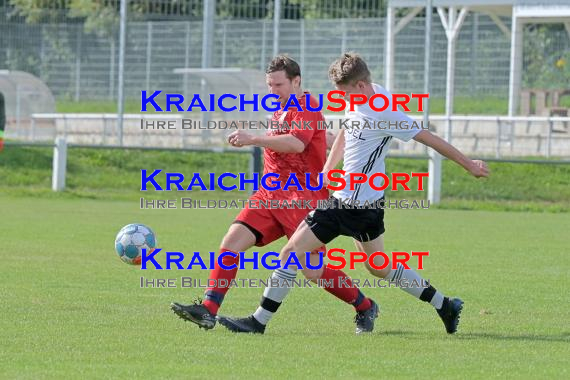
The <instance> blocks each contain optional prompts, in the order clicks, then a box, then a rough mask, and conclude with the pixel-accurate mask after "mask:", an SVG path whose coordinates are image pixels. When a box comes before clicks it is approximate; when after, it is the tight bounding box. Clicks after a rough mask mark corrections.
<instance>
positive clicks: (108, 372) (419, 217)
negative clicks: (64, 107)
mask: <svg viewBox="0 0 570 380" xmlns="http://www.w3.org/2000/svg"><path fill="white" fill-rule="evenodd" d="M0 210H2V218H0V231H1V232H0V236H1V241H2V251H1V253H0V255H1V259H2V261H1V262H2V264H1V266H0V283H1V286H0V299H1V309H2V318H1V319H0V341H1V342H2V344H1V347H2V348H1V349H0V363H1V364H0V378H10V379H14V378H26V379H39V378H54V379H60V378H145V379H146V378H184V379H186V378H269V377H271V378H287V379H290V378H308V377H311V378H315V377H319V378H341V377H342V378H347V377H352V378H412V377H413V378H420V377H421V378H436V377H437V378H488V377H501V378H505V377H506V378H568V375H569V370H568V357H569V354H570V344H569V343H570V326H569V324H568V321H570V306H569V305H570V298H569V296H568V294H569V293H568V288H569V286H570V281H569V276H568V274H569V273H570V262H569V260H568V252H567V237H568V226H569V225H570V214H567V213H559V214H552V213H524V212H489V211H458V210H414V211H412V210H389V211H388V212H387V217H386V219H387V220H386V224H387V233H386V248H387V250H389V251H392V250H394V251H395V250H403V251H411V250H424V249H428V250H429V251H430V257H428V258H426V259H425V261H424V265H425V270H423V271H422V274H423V276H424V277H425V278H428V279H430V280H431V281H432V283H433V284H434V285H435V286H436V287H438V288H439V289H441V290H443V291H444V292H445V293H446V294H449V295H453V296H460V297H461V298H463V300H464V301H465V308H464V312H463V314H462V318H461V323H460V327H459V332H458V334H457V335H455V336H448V335H446V334H445V331H444V328H443V325H442V323H441V322H440V321H439V319H438V317H437V316H436V313H435V312H434V310H433V309H432V308H431V307H430V306H429V305H426V304H424V303H422V302H420V301H417V300H416V299H414V298H413V297H411V296H409V295H407V294H405V293H404V292H402V291H401V290H398V289H395V288H392V289H378V288H375V289H364V292H365V293H366V294H367V295H368V296H370V297H372V298H374V299H375V300H376V301H377V302H378V303H379V304H380V306H381V316H380V318H379V319H378V320H377V324H376V330H375V331H374V333H373V334H371V335H369V336H355V335H354V324H353V323H352V318H353V316H354V313H353V311H352V309H351V307H349V306H347V305H345V304H343V303H341V302H339V301H338V300H336V299H335V298H333V297H332V296H330V295H329V294H328V293H326V292H325V291H323V290H322V289H317V288H315V289H294V290H293V291H292V292H291V294H290V297H289V298H288V299H287V300H286V301H285V303H284V304H283V306H282V308H281V310H280V311H279V313H278V314H277V315H276V316H275V318H274V319H273V321H272V322H271V323H270V325H269V326H268V329H267V331H266V334H265V335H264V336H248V335H236V334H232V333H230V332H228V331H226V330H225V329H224V328H223V327H222V326H216V328H215V329H214V330H212V331H204V330H199V329H198V328H197V326H195V325H192V324H190V323H185V322H183V321H181V320H179V319H178V318H176V317H175V316H174V315H173V314H172V313H171V311H170V310H169V307H168V306H169V303H170V302H171V301H173V300H176V301H181V302H184V301H186V302H190V301H191V300H192V299H193V298H195V297H197V296H201V294H202V291H203V289H183V288H180V287H177V288H172V289H151V288H145V289H141V288H140V286H139V282H140V277H141V276H144V277H147V278H174V279H178V282H177V284H178V285H180V281H179V279H180V277H182V276H191V277H195V278H204V279H205V278H206V277H207V274H208V272H207V271H201V270H192V271H155V270H149V271H141V270H139V269H138V268H137V267H131V266H128V265H126V264H123V263H122V262H121V261H120V260H119V259H118V257H116V255H115V253H114V250H113V240H114V237H115V234H116V233H117V231H118V230H119V228H120V227H122V226H123V225H125V224H127V223H131V222H142V223H145V224H148V225H150V226H151V227H152V228H154V230H155V231H156V233H157V235H158V241H159V243H160V244H159V246H160V247H162V248H164V249H165V250H171V251H182V252H185V253H190V252H192V251H209V250H215V249H217V248H218V245H219V243H220V239H221V238H222V236H223V234H224V232H225V231H226V229H227V226H228V225H229V223H230V222H231V220H232V218H233V216H234V215H235V213H236V210H233V211H224V210H163V211H158V210H139V209H138V203H137V201H136V200H131V201H110V200H89V199H70V198H65V197H64V198H57V197H55V198H53V199H46V198H43V199H42V198H32V197H13V196H7V195H0ZM282 244H283V241H279V242H276V243H274V244H273V245H271V246H269V247H267V248H266V250H269V249H279V248H280V247H281V246H282ZM330 246H331V247H339V248H345V249H351V248H352V243H351V242H350V240H349V239H344V238H341V239H338V240H336V241H335V242H334V243H333V244H331V245H330ZM264 252H265V251H264ZM185 262H186V263H187V262H188V261H185ZM348 272H349V274H350V275H351V276H352V277H353V278H361V279H364V278H367V277H368V275H367V274H366V273H365V271H364V270H363V269H362V268H360V269H358V270H354V271H348ZM269 273H270V272H269V271H266V270H262V271H254V270H251V269H246V270H244V271H241V272H240V273H239V275H238V278H266V277H267V276H268V275H269ZM261 293H262V289H256V288H253V289H252V288H240V289H232V290H231V291H230V292H229V294H228V296H227V298H226V302H225V303H224V306H223V307H222V309H221V313H226V314H232V315H246V314H247V313H250V312H252V311H253V310H254V308H255V307H256V306H257V302H258V300H259V297H260V295H261Z"/></svg>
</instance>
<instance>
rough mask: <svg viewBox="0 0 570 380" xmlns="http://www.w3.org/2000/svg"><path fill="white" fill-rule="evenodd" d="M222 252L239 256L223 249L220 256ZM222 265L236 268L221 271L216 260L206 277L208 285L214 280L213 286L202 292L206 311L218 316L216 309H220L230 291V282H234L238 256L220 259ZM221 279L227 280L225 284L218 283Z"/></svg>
mask: <svg viewBox="0 0 570 380" xmlns="http://www.w3.org/2000/svg"><path fill="white" fill-rule="evenodd" d="M223 252H232V253H234V254H235V255H236V256H238V255H239V254H238V253H237V252H234V251H232V250H230V249H225V248H222V249H220V254H222V253H223ZM222 263H223V264H224V265H226V266H230V265H232V264H235V265H236V267H235V268H234V269H228V270H226V269H223V268H222V267H221V266H220V265H219V264H218V261H217V259H216V263H215V266H214V269H212V271H211V272H210V277H208V281H209V283H210V282H212V283H213V282H214V281H213V280H215V286H211V287H210V286H208V288H207V289H206V291H205V292H204V298H205V299H204V302H203V303H202V304H203V305H204V306H205V307H206V309H208V311H209V312H210V313H211V314H214V315H216V314H218V309H219V308H220V305H221V304H222V302H223V301H224V296H225V295H226V293H227V292H228V290H229V289H230V287H229V283H230V281H231V280H234V279H235V278H236V276H237V272H238V267H237V265H239V256H238V257H232V256H224V257H223V258H222ZM222 279H223V280H227V283H225V281H220V280H222ZM220 285H221V286H220Z"/></svg>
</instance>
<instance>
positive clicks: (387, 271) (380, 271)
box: [364, 261, 390, 278]
mask: <svg viewBox="0 0 570 380" xmlns="http://www.w3.org/2000/svg"><path fill="white" fill-rule="evenodd" d="M364 266H365V267H366V270H368V272H369V273H370V274H371V275H373V276H374V277H380V278H385V277H386V276H388V274H390V267H389V266H387V267H386V268H384V269H375V268H373V267H372V266H371V265H370V263H369V262H368V261H366V262H365V263H364Z"/></svg>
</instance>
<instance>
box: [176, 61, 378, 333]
mask: <svg viewBox="0 0 570 380" xmlns="http://www.w3.org/2000/svg"><path fill="white" fill-rule="evenodd" d="M266 82H267V85H268V87H269V92H271V93H272V94H275V95H277V96H279V98H278V101H279V102H280V103H281V108H280V109H279V110H278V111H276V112H275V113H274V114H273V118H272V120H273V121H278V122H279V125H280V128H278V129H274V128H272V129H269V131H268V133H267V134H266V135H265V136H256V135H252V134H250V133H248V132H246V131H244V130H237V131H235V132H233V133H231V134H230V135H229V137H228V141H229V143H230V144H231V145H233V146H235V147H243V146H248V145H254V146H259V147H263V148H265V151H264V170H263V171H264V174H265V173H276V174H279V178H280V179H283V178H285V179H286V178H289V176H290V174H292V173H295V174H296V176H297V178H298V180H299V182H300V184H301V186H302V188H303V189H306V188H307V186H306V184H305V179H306V174H305V173H310V181H311V183H310V185H311V186H312V187H316V186H317V185H318V175H319V173H321V172H322V170H323V166H324V164H325V161H326V148H327V142H326V140H327V138H326V130H325V129H319V127H318V124H319V122H323V121H324V120H325V119H324V117H323V114H322V113H321V112H320V111H316V112H315V111H308V110H307V109H306V98H307V96H306V94H307V93H305V92H303V91H302V89H301V71H300V68H299V65H298V64H297V63H296V62H295V61H294V60H292V59H291V58H289V57H287V56H283V55H280V56H277V57H275V58H274V59H273V60H272V61H271V63H270V64H269V66H268V67H267V70H266ZM291 94H295V97H296V99H297V101H298V102H299V105H300V107H301V109H302V110H303V111H299V110H298V109H297V107H296V106H290V107H289V108H288V110H287V111H284V107H285V105H286V104H287V103H288V101H289V97H290V95H291ZM310 99H311V106H312V107H313V108H316V107H317V106H318V104H317V101H316V99H314V98H310ZM313 102H314V104H313ZM307 123H309V124H308V125H309V126H310V128H303V126H304V125H307ZM299 126H300V127H299ZM328 197H329V195H328V190H326V188H324V187H323V189H321V190H319V191H310V190H304V191H303V190H300V189H298V188H297V186H290V187H289V188H288V189H287V190H283V189H278V190H275V191H269V190H265V189H264V188H263V187H262V188H261V190H259V191H258V192H257V193H255V194H254V195H253V196H252V197H251V198H250V199H251V200H262V201H271V200H278V201H284V200H286V201H288V202H289V203H290V201H292V200H297V201H303V200H311V205H312V206H313V207H314V208H316V206H317V201H318V200H321V199H327V198H328ZM310 211H311V210H310V209H308V208H290V209H288V208H275V209H270V208H262V207H259V206H258V208H249V207H247V208H245V209H244V210H242V211H241V212H240V213H239V215H238V216H237V217H236V219H235V221H234V222H233V223H232V225H231V226H230V228H229V230H228V232H227V233H226V235H225V236H224V238H223V239H222V243H221V245H220V251H219V252H220V253H223V252H232V253H234V254H235V255H236V256H238V255H239V252H243V251H246V250H247V249H249V248H251V247H252V246H254V245H255V246H258V247H262V246H265V245H267V244H269V243H271V242H273V241H275V240H277V239H279V238H281V237H282V236H287V237H288V238H289V237H290V236H292V235H293V233H294V232H295V230H296V229H297V226H299V224H300V223H301V222H302V221H303V220H304V218H305V217H306V216H307V214H308V213H309V212H310ZM324 250H325V248H324V246H323V247H320V248H319V249H317V250H315V253H317V252H318V251H321V252H323V251H324ZM238 261H239V259H238V258H237V257H235V258H234V257H232V256H224V257H223V259H222V262H223V264H224V265H225V266H231V265H233V264H235V265H236V268H234V269H229V270H225V269H223V268H222V267H220V266H219V265H218V264H217V262H216V264H215V265H216V267H215V268H214V269H213V270H212V271H211V272H210V276H209V279H211V280H217V281H216V284H215V286H213V287H209V288H207V289H206V291H205V293H204V301H203V302H202V303H200V302H194V304H191V305H183V304H179V303H172V304H171V309H172V310H173V311H174V313H176V314H177V315H178V316H179V317H180V318H182V319H185V320H187V321H191V322H193V323H195V324H197V325H198V326H199V327H201V328H205V329H211V328H213V327H214V326H215V324H216V315H217V313H218V309H219V308H220V306H221V304H222V302H223V300H224V297H225V295H226V293H227V291H228V290H229V287H228V286H227V285H226V286H224V285H225V284H224V282H222V281H219V280H222V279H223V280H227V283H228V284H229V282H230V281H231V280H233V279H235V277H236V275H237V271H238V268H237V267H238V266H239V262H238ZM327 269H328V268H327ZM327 275H328V276H329V277H330V278H335V279H339V278H346V280H345V282H344V283H345V284H347V282H346V281H348V284H350V286H348V287H347V286H344V287H340V286H338V287H337V286H334V285H333V286H331V287H330V288H325V289H326V290H327V291H328V292H329V293H331V294H333V295H335V296H336V297H338V298H340V299H341V300H343V301H345V302H346V303H349V304H352V305H353V306H354V308H355V310H356V311H357V313H376V314H377V308H376V307H375V305H376V304H375V303H374V301H372V300H370V299H368V298H366V297H364V295H363V294H362V292H360V291H359V290H358V288H356V287H354V286H352V283H350V279H348V277H347V276H346V275H345V274H344V273H343V272H342V271H338V270H331V269H328V271H327V273H326V274H325V278H326V277H327ZM272 278H275V279H276V280H277V281H287V280H290V279H291V276H290V274H289V273H288V272H287V271H282V270H280V269H277V270H275V271H274V273H273V275H272ZM213 282H214V281H212V283H213ZM340 283H341V282H340V281H335V282H334V284H340ZM220 285H221V286H220ZM263 302H265V303H264V307H265V308H267V309H268V310H277V308H278V307H279V305H278V304H277V303H276V302H275V301H272V300H271V299H267V300H265V301H264V300H263V299H262V303H263Z"/></svg>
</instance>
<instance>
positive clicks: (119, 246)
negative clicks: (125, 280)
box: [115, 223, 156, 265]
mask: <svg viewBox="0 0 570 380" xmlns="http://www.w3.org/2000/svg"><path fill="white" fill-rule="evenodd" d="M143 248H144V249H146V254H147V255H149V254H150V253H151V252H152V251H153V250H154V249H155V248H156V235H155V234H154V232H153V231H152V230H151V229H150V227H148V226H145V225H144V224H138V223H134V224H127V225H126V226H124V227H123V228H121V230H120V231H119V233H118V234H117V237H116V238H115V251H116V252H117V254H118V255H119V258H120V259H121V260H123V261H124V262H125V263H127V264H131V265H140V264H141V256H142V249H143Z"/></svg>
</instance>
